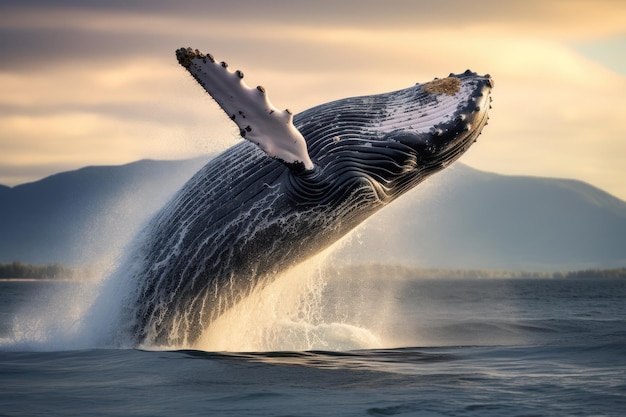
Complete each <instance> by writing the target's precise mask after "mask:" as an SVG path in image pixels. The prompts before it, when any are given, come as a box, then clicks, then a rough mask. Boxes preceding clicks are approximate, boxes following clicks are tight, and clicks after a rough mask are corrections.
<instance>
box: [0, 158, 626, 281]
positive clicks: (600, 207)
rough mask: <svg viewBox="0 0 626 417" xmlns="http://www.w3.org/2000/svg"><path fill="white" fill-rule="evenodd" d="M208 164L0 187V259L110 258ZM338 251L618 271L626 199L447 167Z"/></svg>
mask: <svg viewBox="0 0 626 417" xmlns="http://www.w3.org/2000/svg"><path fill="white" fill-rule="evenodd" d="M205 162H206V158H205V159H194V160H186V161H148V160H144V161H139V162H135V163H132V164H127V165H122V166H108V167H87V168H83V169H80V170H77V171H71V172H65V173H62V174H57V175H53V176H51V177H48V178H45V179H43V180H41V181H37V182H34V183H30V184H24V185H20V186H17V187H13V188H8V187H2V186H0V202H1V203H0V262H12V261H22V262H29V263H54V262H61V263H64V264H67V265H85V264H90V263H94V262H98V261H102V259H110V258H111V256H113V255H115V254H117V253H118V252H119V250H120V248H121V247H122V246H123V244H124V243H125V242H127V241H128V240H129V239H130V238H131V237H132V236H133V235H134V234H135V233H136V232H137V230H138V228H139V227H140V226H141V224H142V223H143V222H145V221H146V220H147V219H148V218H149V217H150V216H151V215H152V214H153V213H154V212H155V211H156V210H158V209H159V208H160V207H161V206H162V205H163V204H164V203H165V202H166V200H167V199H168V198H169V197H170V196H171V195H172V193H174V192H175V191H176V190H177V189H178V188H179V187H180V186H181V185H182V184H183V183H184V182H185V181H186V179H188V178H189V177H191V175H193V173H195V172H196V171H197V170H198V169H199V168H200V167H201V166H202V165H203V164H204V163H205ZM335 257H336V258H335V259H337V261H345V262H347V263H352V264H359V263H364V262H368V263H379V264H380V263H387V264H403V265H407V266H411V267H423V268H459V269H460V268H472V269H523V270H543V271H555V270H578V269H589V268H617V267H622V266H624V265H626V202H624V201H622V200H619V199H617V198H615V197H613V196H611V195H609V194H607V193H605V192H603V191H601V190H599V189H597V188H594V187H592V186H590V185H588V184H585V183H583V182H579V181H572V180H563V179H550V178H539V177H522V176H504V175H497V174H492V173H486V172H481V171H478V170H475V169H472V168H469V167H467V166H464V165H462V164H455V165H454V166H453V167H451V168H448V169H446V170H444V171H443V172H442V173H440V174H437V175H435V176H434V177H432V178H431V179H429V180H427V181H426V182H425V183H424V184H422V185H420V186H418V187H417V188H416V189H415V190H413V191H411V192H409V193H408V194H407V195H405V196H403V197H402V198H400V199H399V200H398V201H396V202H394V203H392V204H391V205H389V206H388V207H387V208H385V209H383V210H381V212H380V213H378V214H376V215H375V216H373V217H372V218H371V219H370V220H368V221H367V222H366V223H365V224H364V225H363V226H362V227H360V228H359V229H358V230H357V231H356V232H355V233H353V234H352V235H351V237H350V238H349V239H348V240H347V242H345V243H344V244H343V246H342V247H341V248H340V249H338V250H337V251H335Z"/></svg>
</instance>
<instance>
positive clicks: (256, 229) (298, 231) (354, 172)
mask: <svg viewBox="0 0 626 417" xmlns="http://www.w3.org/2000/svg"><path fill="white" fill-rule="evenodd" d="M444 80H452V81H454V83H456V84H454V83H453V84H454V85H456V88H457V93H458V94H462V93H464V92H467V97H468V99H467V100H464V99H463V100H460V101H459V102H458V103H454V104H453V105H454V106H455V107H452V108H447V107H446V105H449V103H448V104H446V105H444V104H442V103H444V102H446V100H447V99H448V98H449V97H451V95H450V94H446V93H443V92H440V91H438V90H437V89H436V88H435V89H434V90H432V89H430V90H429V89H428V88H426V87H428V86H429V85H432V84H431V83H425V84H418V85H416V86H413V87H410V88H407V89H404V90H400V91H395V92H391V93H384V94H379V95H373V96H364V97H354V98H347V99H342V100H338V101H335V102H331V103H327V104H323V105H320V106H317V107H314V108H312V109H309V110H306V111H304V112H302V113H300V114H298V115H296V116H295V117H294V125H295V126H296V127H297V129H298V130H299V131H300V132H301V133H302V135H303V136H304V138H305V139H306V143H307V147H308V151H309V155H310V158H311V160H312V161H313V162H314V164H315V168H314V169H313V170H309V171H307V170H304V169H303V168H302V167H298V166H294V165H292V166H290V164H286V163H284V162H281V161H279V160H277V159H272V158H270V157H268V156H267V155H266V154H264V153H263V152H262V151H261V150H259V149H258V148H257V147H256V146H255V145H254V144H252V143H250V142H248V141H242V142H241V143H238V144H237V145H235V146H233V147H232V148H230V149H228V150H227V151H225V152H224V153H223V154H221V155H219V156H217V157H216V158H215V159H213V160H211V161H210V162H209V163H207V164H206V166H204V167H203V168H202V169H201V170H200V171H199V172H198V173H197V174H195V176H194V177H193V178H191V179H190V180H189V181H188V182H187V184H186V185H184V186H183V187H182V189H181V190H180V191H179V192H178V193H177V195H176V196H175V197H174V198H173V199H172V200H171V201H170V202H169V203H168V204H167V205H166V206H165V207H164V208H163V209H162V210H161V211H160V212H159V213H158V214H157V215H156V216H155V217H154V218H153V219H152V220H151V222H150V223H149V224H148V226H147V227H146V228H145V230H144V231H143V232H142V233H141V235H140V236H139V237H138V238H137V240H136V243H135V248H136V249H135V252H134V253H133V255H132V256H131V257H130V258H132V262H133V264H132V265H127V266H126V267H125V270H126V271H127V273H128V274H129V275H130V276H129V277H126V279H129V280H132V281H133V282H134V284H133V289H132V290H131V291H130V292H129V293H128V294H127V300H126V304H127V307H126V309H125V313H124V315H123V317H122V319H121V322H120V327H119V331H120V332H121V333H123V334H125V336H124V337H130V338H131V340H133V341H134V342H135V343H136V344H142V343H143V344H156V345H167V346H192V345H193V343H194V342H195V341H197V339H198V337H199V336H200V335H201V333H202V331H203V330H204V329H205V328H206V326H207V325H208V324H209V323H211V321H213V320H214V319H215V318H216V317H218V316H219V315H220V314H222V313H223V312H224V311H225V310H227V309H228V308H230V307H231V306H233V305H234V304H235V303H237V302H238V301H239V300H241V299H242V298H244V297H245V296H246V295H248V294H249V293H250V292H251V291H252V290H254V289H255V288H259V287H261V286H263V285H265V284H266V283H268V282H270V281H271V280H272V279H273V277H275V276H276V275H277V274H278V273H279V272H280V271H283V270H285V269H287V268H289V267H291V266H293V265H295V264H297V263H299V262H301V261H303V260H304V259H306V258H309V257H311V256H312V255H315V254H316V253H318V252H320V251H321V250H323V249H324V248H326V247H328V246H329V245H330V244H332V243H334V242H335V241H337V240H338V239H339V238H341V237H342V236H344V235H345V234H346V233H348V232H349V231H350V230H352V229H353V228H354V227H355V226H357V225H358V224H359V223H360V222H362V221H363V220H364V219H366V218H367V217H369V216H370V215H372V214H373V213H375V212H376V211H377V210H379V209H380V208H382V207H383V206H385V205H386V204H388V203H389V202H391V201H393V200H394V199H396V198H397V197H398V196H400V195H402V194H403V193H404V192H406V191H407V190H409V189H411V188H412V187H414V186H415V185H417V184H419V183H420V182H421V181H423V180H424V179H426V178H427V177H428V176H429V175H431V174H433V173H435V172H437V171H439V170H440V169H442V168H444V167H445V166H447V165H448V164H450V163H451V162H453V161H455V160H456V159H457V158H459V157H460V156H461V155H462V154H463V153H464V152H465V151H466V150H467V149H468V148H469V147H470V145H471V144H472V143H473V142H475V140H476V138H477V137H478V135H479V134H480V132H481V130H482V128H483V127H484V126H485V124H486V123H487V119H488V116H487V112H488V109H489V108H490V101H491V97H490V91H491V88H492V86H493V83H492V81H491V78H490V77H489V76H478V75H476V74H475V73H471V72H469V71H466V72H465V73H463V74H459V75H453V74H451V75H450V77H449V78H446V79H444ZM436 82H437V81H434V82H433V83H436ZM435 85H436V84H435ZM433 91H434V92H433ZM427 122H428V123H429V127H428V128H425V127H424V126H425V123H427ZM414 125H418V127H417V128H416V127H415V126H414Z"/></svg>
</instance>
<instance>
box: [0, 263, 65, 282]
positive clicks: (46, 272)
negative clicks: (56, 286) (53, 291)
mask: <svg viewBox="0 0 626 417" xmlns="http://www.w3.org/2000/svg"><path fill="white" fill-rule="evenodd" d="M74 277H75V270H74V269H72V268H68V267H66V266H63V265H61V264H58V263H57V264H50V265H30V264H24V263H21V262H11V263H0V279H69V278H74Z"/></svg>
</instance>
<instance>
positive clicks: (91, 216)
mask: <svg viewBox="0 0 626 417" xmlns="http://www.w3.org/2000/svg"><path fill="white" fill-rule="evenodd" d="M207 159H208V158H200V159H192V160H184V161H151V160H142V161H138V162H134V163H131V164H127V165H121V166H97V167H86V168H82V169H79V170H76V171H70V172H64V173H60V174H56V175H52V176H50V177H47V178H44V179H42V180H40V181H37V182H33V183H29V184H24V185H19V186H16V187H13V188H7V187H0V202H1V204H0V262H10V261H22V262H29V263H51V262H61V263H64V264H68V265H85V264H91V263H93V262H96V261H99V260H101V259H102V258H105V257H107V256H112V255H115V253H116V252H117V251H118V250H119V247H120V246H121V245H123V244H124V242H127V241H128V240H129V239H130V237H131V236H132V235H133V234H134V233H136V231H137V229H138V228H139V227H140V225H141V223H142V222H143V221H145V220H146V219H147V218H148V217H149V216H150V215H151V214H152V213H154V212H155V211H156V210H157V209H158V208H160V207H161V206H162V205H163V204H164V203H165V202H166V200H167V199H168V198H169V197H170V196H171V194H172V193H173V192H174V191H175V190H177V189H178V188H180V186H181V185H182V184H183V183H184V182H185V181H186V180H187V179H189V178H190V177H191V176H192V175H193V174H194V173H195V172H196V171H197V170H198V169H199V168H200V167H201V166H202V165H204V163H206V161H207Z"/></svg>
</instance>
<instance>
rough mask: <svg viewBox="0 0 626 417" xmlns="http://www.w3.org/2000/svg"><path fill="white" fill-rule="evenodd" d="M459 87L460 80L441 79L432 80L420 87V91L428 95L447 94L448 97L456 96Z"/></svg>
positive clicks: (451, 78)
mask: <svg viewBox="0 0 626 417" xmlns="http://www.w3.org/2000/svg"><path fill="white" fill-rule="evenodd" d="M460 87H461V80H459V79H458V78H457V77H446V78H442V79H438V78H436V79H434V80H433V81H430V82H428V83H425V84H424V85H422V90H424V91H426V92H427V93H429V94H447V95H449V96H451V95H453V94H456V93H457V92H458V91H459V88H460Z"/></svg>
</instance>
